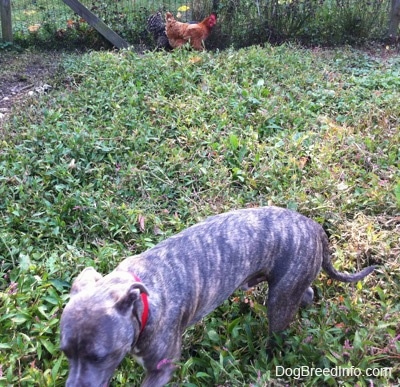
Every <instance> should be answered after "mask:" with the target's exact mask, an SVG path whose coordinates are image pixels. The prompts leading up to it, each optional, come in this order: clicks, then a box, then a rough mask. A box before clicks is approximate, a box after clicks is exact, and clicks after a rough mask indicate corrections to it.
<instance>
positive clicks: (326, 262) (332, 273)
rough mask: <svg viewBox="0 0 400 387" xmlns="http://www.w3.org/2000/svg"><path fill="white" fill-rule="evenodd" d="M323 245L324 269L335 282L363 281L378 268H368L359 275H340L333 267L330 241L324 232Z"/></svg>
mask: <svg viewBox="0 0 400 387" xmlns="http://www.w3.org/2000/svg"><path fill="white" fill-rule="evenodd" d="M322 243H323V249H324V252H323V258H322V268H323V269H324V271H325V272H326V273H327V274H328V275H329V277H330V278H332V279H334V280H337V281H341V282H357V281H361V280H362V279H363V278H365V277H366V276H367V275H368V274H371V273H372V272H373V271H374V270H375V268H376V266H368V267H366V268H365V269H363V270H361V271H360V272H358V273H354V274H346V273H340V272H339V271H337V270H336V269H335V268H334V267H333V266H332V262H331V254H330V251H329V241H328V237H327V236H326V234H325V233H324V232H323V233H322Z"/></svg>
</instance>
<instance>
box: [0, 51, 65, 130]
mask: <svg viewBox="0 0 400 387" xmlns="http://www.w3.org/2000/svg"><path fill="white" fill-rule="evenodd" d="M62 55H63V54H62V53H61V52H48V51H46V52H32V51H23V52H16V51H9V52H0V128H1V125H2V123H4V122H5V120H6V119H7V118H8V117H9V115H10V112H11V109H12V108H13V107H14V108H18V103H19V102H21V101H22V100H24V99H26V98H28V97H35V96H36V95H40V94H41V93H44V92H47V91H49V90H50V89H51V88H52V87H53V83H54V78H55V76H56V74H57V72H58V69H59V63H60V61H61V60H62Z"/></svg>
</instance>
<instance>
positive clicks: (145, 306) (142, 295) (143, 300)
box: [132, 273, 149, 333]
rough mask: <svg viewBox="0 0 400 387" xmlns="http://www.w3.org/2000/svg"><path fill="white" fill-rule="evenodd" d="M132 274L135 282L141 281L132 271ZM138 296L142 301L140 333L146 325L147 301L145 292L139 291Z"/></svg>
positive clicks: (147, 314) (147, 315)
mask: <svg viewBox="0 0 400 387" xmlns="http://www.w3.org/2000/svg"><path fill="white" fill-rule="evenodd" d="M132 275H133V278H134V279H135V281H136V282H142V281H141V280H140V278H139V277H138V276H137V275H135V274H133V273H132ZM140 297H142V302H143V313H142V328H141V330H140V333H142V332H143V329H144V327H145V326H146V323H147V319H148V318H149V301H148V299H147V294H146V293H144V292H143V293H140Z"/></svg>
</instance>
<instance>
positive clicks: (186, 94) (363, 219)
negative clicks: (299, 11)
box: [0, 45, 400, 386]
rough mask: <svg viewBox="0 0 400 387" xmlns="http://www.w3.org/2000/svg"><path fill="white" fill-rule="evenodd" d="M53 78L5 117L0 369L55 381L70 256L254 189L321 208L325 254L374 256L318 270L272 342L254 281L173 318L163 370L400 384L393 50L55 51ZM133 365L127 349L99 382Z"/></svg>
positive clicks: (89, 254)
mask: <svg viewBox="0 0 400 387" xmlns="http://www.w3.org/2000/svg"><path fill="white" fill-rule="evenodd" d="M52 85H53V89H52V91H51V92H50V93H48V94H44V95H37V94H34V95H33V96H31V97H30V98H29V99H27V100H25V102H24V103H19V104H17V105H15V106H14V110H13V113H12V114H11V115H9V116H8V119H7V120H4V121H3V122H1V124H2V130H1V131H0V197H1V200H0V271H1V276H0V298H1V300H0V349H1V351H0V384H1V385H21V386H31V385H38V386H39V385H40V386H47V385H48V386H54V385H57V386H58V385H63V383H65V378H66V375H67V362H66V359H65V357H64V356H63V355H62V354H61V353H60V351H59V349H58V344H59V317H60V314H61V311H62V308H63V306H64V304H65V302H66V301H67V300H68V293H69V287H70V284H71V282H72V280H73V279H74V278H75V277H76V276H77V274H78V273H79V272H80V271H81V270H82V269H83V268H84V267H85V266H88V265H93V266H95V267H96V268H97V269H98V270H99V271H100V272H102V273H107V272H109V271H110V270H112V269H113V268H114V267H115V266H116V265H117V263H118V262H119V261H120V260H121V259H122V258H124V257H126V256H128V255H132V254H137V253H140V252H141V251H144V250H145V249H147V248H149V247H151V246H153V245H155V244H156V243H158V242H159V241H161V240H163V239H165V238H167V237H169V236H171V235H173V234H175V233H177V232H178V231H180V230H182V229H183V228H185V227H187V226H189V225H192V224H194V223H196V222H198V221H199V220H201V219H204V218H205V217H206V216H208V215H211V214H216V213H220V212H223V211H226V210H229V209H233V208H242V207H249V206H260V205H268V204H275V205H278V206H283V207H288V208H291V209H294V210H297V211H299V212H301V213H302V214H304V215H306V216H309V217H311V218H313V219H314V220H316V221H318V222H319V223H321V224H322V225H323V226H324V228H325V229H326V230H327V232H328V233H329V235H330V239H331V243H332V252H333V254H332V255H333V260H334V264H335V267H336V268H337V269H339V270H341V271H348V272H354V271H356V270H359V269H360V268H361V267H365V266H368V265H370V264H377V265H379V268H378V269H377V270H376V271H375V272H374V274H372V275H371V276H369V277H368V278H367V279H365V280H364V281H362V282H360V283H357V284H353V285H349V284H342V283H338V282H335V281H332V280H330V279H328V278H327V277H326V276H325V275H324V274H321V275H320V276H319V277H318V279H317V280H316V281H315V283H314V290H315V293H316V300H315V303H314V305H313V306H312V307H310V308H308V309H305V310H302V311H300V312H299V314H298V316H297V317H296V319H295V321H294V322H293V323H292V324H291V326H290V328H289V329H288V331H287V336H286V339H285V341H283V342H282V343H281V344H280V345H281V347H280V348H281V350H280V351H278V353H277V355H276V356H275V357H274V358H273V359H271V358H267V356H266V354H265V345H266V339H267V337H266V332H267V327H268V321H267V318H266V310H265V305H264V298H265V292H266V291H267V286H261V287H258V288H256V289H253V290H252V291H249V292H238V293H236V294H235V296H233V297H231V298H230V299H229V300H227V301H226V302H225V303H224V304H223V305H222V306H221V307H220V308H219V309H218V310H216V311H215V312H214V313H212V314H211V315H209V316H207V317H206V318H205V319H204V320H203V321H202V322H200V323H199V324H197V325H196V326H194V327H191V328H190V329H188V331H187V332H186V334H185V340H184V348H183V356H182V359H181V363H180V365H179V368H178V370H177V372H176V374H175V379H174V382H175V383H177V384H178V385H182V386H200V385H204V386H211V385H213V386H217V385H219V386H221V385H224V386H244V385H245V386H250V385H251V386H265V385H268V384H271V383H275V384H274V385H299V384H302V385H307V386H311V385H327V386H334V385H337V384H339V383H343V385H346V386H354V385H356V384H357V385H359V386H366V385H396V384H398V383H400V369H399V359H400V326H399V318H400V304H399V302H398V300H399V290H400V261H399V254H400V229H399V227H400V173H399V166H400V165H399V164H400V150H399V149H400V147H399V144H400V130H399V127H400V118H399V117H400V104H399V100H400V57H399V56H396V55H393V53H391V52H390V50H385V49H382V50H376V51H368V52H367V51H358V50H353V49H350V48H340V49H335V50H322V49H314V50H305V49H302V48H299V47H297V46H290V45H284V46H280V47H272V46H266V47H265V48H260V47H252V48H248V49H243V50H239V51H233V50H226V51H223V52H215V53H212V52H204V53H193V52H190V51H187V50H180V51H179V50H178V51H176V52H173V53H164V52H160V53H145V54H144V55H140V56H139V55H137V54H135V53H133V52H127V51H125V52H119V53H116V52H93V53H88V54H85V55H82V56H79V55H71V54H69V55H68V56H65V58H64V59H63V61H62V65H61V67H60V70H59V74H58V76H57V78H56V79H55V80H53V83H52ZM299 367H306V368H307V367H308V369H316V368H318V369H319V368H320V369H330V370H335V369H336V370H338V369H356V370H357V372H351V371H349V372H348V373H347V374H346V375H344V376H335V375H334V374H332V372H331V373H330V374H328V375H323V374H319V373H318V374H316V373H314V374H312V375H311V374H309V375H304V374H302V375H296V374H295V372H297V371H296V370H297V369H298V368H299ZM351 367H354V368H351ZM282 369H285V370H292V371H286V373H285V374H282V373H280V371H282ZM141 379H142V371H141V369H140V367H139V366H138V365H136V364H135V363H134V361H133V360H132V359H129V358H127V359H125V360H124V361H123V363H122V364H121V366H120V367H119V368H118V371H117V373H116V375H115V377H114V379H113V382H112V383H113V385H114V386H122V385H124V386H125V385H139V381H140V380H141Z"/></svg>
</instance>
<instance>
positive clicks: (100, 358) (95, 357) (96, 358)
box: [87, 353, 107, 364]
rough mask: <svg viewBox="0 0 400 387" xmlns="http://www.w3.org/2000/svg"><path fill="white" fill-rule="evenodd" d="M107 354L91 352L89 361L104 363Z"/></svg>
mask: <svg viewBox="0 0 400 387" xmlns="http://www.w3.org/2000/svg"><path fill="white" fill-rule="evenodd" d="M106 358H107V356H99V355H97V354H94V353H93V354H91V355H89V356H88V357H87V359H88V361H90V362H91V363H96V364H99V363H103V362H104V361H105V360H106Z"/></svg>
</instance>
